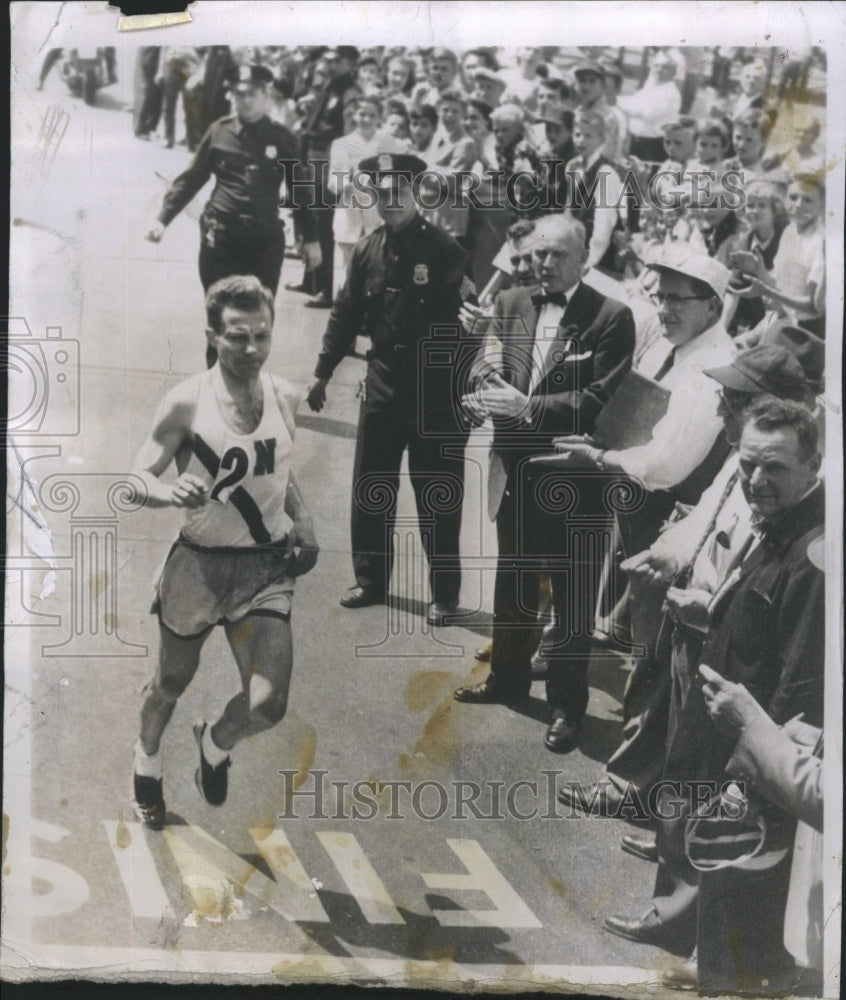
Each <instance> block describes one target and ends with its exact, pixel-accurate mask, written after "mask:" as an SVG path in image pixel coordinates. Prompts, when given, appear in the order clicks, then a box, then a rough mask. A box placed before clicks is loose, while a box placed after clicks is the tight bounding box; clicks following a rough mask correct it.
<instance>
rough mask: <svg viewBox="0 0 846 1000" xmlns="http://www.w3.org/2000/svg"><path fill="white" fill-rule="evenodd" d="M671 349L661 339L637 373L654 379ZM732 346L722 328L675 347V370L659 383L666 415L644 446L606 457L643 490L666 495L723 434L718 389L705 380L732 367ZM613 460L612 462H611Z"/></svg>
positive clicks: (644, 355) (643, 358)
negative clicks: (664, 394)
mask: <svg viewBox="0 0 846 1000" xmlns="http://www.w3.org/2000/svg"><path fill="white" fill-rule="evenodd" d="M671 350H672V345H671V344H670V343H669V342H668V341H667V340H666V339H665V338H664V337H660V338H658V340H657V341H656V342H654V343H653V344H651V345H650V346H649V347H648V348H647V349H646V350H645V351H644V353H643V356H642V358H641V361H640V364H639V365H638V371H640V372H641V373H642V374H643V375H646V376H648V377H649V378H654V377H655V375H656V373H657V372H658V371H660V369H661V367H662V366H663V364H664V361H665V360H666V358H667V356H668V354H669V352H670V351H671ZM732 357H733V355H732V341H731V337H729V335H728V334H727V333H726V331H725V328H724V327H723V325H722V323H720V322H718V323H715V324H714V325H713V326H711V327H709V328H708V329H707V330H705V331H704V332H703V333H701V334H699V336H698V337H694V338H693V340H691V341H688V343H686V344H683V345H682V346H681V347H677V348H676V351H675V359H674V362H673V367H672V368H671V369H670V370H669V371H668V372H667V374H666V375H665V376H664V377H663V378H662V379H661V385H663V386H665V387H666V388H667V389H669V390H670V401H669V403H668V405H667V412H666V413H665V414H664V416H663V417H661V419H660V420H659V421H658V423H657V424H656V425H655V426H654V427H653V428H652V438H651V440H649V441H648V442H647V443H646V444H644V445H640V446H639V447H636V448H627V449H626V450H625V451H618V452H613V453H612V452H609V455H608V459H609V461H612V460H613V461H616V462H618V463H619V465H620V466H622V468H623V471H624V472H627V473H628V474H629V475H630V476H633V477H634V478H635V479H639V480H640V482H641V483H642V484H643V486H644V487H645V488H646V489H647V490H667V489H670V488H671V487H673V486H677V485H678V484H679V483H681V482H683V481H684V480H685V479H686V478H687V477H688V476H689V475H690V474H691V473H692V472H693V471H694V470H695V469H696V468H697V467H698V466H699V465H701V464H702V462H704V461H705V459H706V458H707V457H708V452H709V451H710V450H711V448H712V447H713V444H714V442H715V441H716V440H717V436H718V434H719V433H720V431H721V430H722V427H723V421H722V418H721V417H720V416H719V415H718V414H717V407H718V405H719V390H720V385H719V383H718V382H716V381H715V380H714V379H712V378H708V376H707V375H705V374H704V372H705V370H706V369H708V368H720V367H722V366H724V365H728V364H731V361H732ZM612 456H613V458H612Z"/></svg>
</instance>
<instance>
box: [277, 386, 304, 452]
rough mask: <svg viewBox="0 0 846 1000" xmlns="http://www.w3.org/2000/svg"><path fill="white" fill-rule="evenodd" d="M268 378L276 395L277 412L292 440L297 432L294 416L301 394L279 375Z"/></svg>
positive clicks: (300, 400)
mask: <svg viewBox="0 0 846 1000" xmlns="http://www.w3.org/2000/svg"><path fill="white" fill-rule="evenodd" d="M270 378H271V380H272V382H273V391H274V392H275V393H276V402H277V404H278V406H279V412H280V413H281V414H282V419H283V420H284V421H285V425H286V427H287V428H288V433H289V434H290V435H291V439H292V440H293V439H294V437H296V432H297V428H296V420H295V416H296V412H297V409H298V408H299V405H300V403H301V402H302V398H303V397H302V393H300V392H298V391H297V389H296V387H295V386H293V385H291V383H290V382H287V381H286V380H285V379H284V378H281V377H280V376H279V375H273V374H271V376H270Z"/></svg>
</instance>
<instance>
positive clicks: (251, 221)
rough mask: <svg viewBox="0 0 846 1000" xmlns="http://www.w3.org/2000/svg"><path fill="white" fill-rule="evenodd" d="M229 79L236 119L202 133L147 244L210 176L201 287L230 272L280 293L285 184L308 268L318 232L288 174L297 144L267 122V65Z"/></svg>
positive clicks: (232, 72)
mask: <svg viewBox="0 0 846 1000" xmlns="http://www.w3.org/2000/svg"><path fill="white" fill-rule="evenodd" d="M224 79H225V80H226V82H227V83H228V84H229V94H230V97H231V99H232V103H233V105H234V108H235V114H234V115H230V116H228V117H226V118H221V119H220V121H216V122H214V124H213V125H211V127H210V128H209V130H208V132H206V134H205V136H203V140H202V142H201V143H200V147H199V149H198V150H197V153H196V155H195V156H194V161H193V163H192V164H191V166H190V167H189V168H188V169H187V170H186V171H185V172H184V173H182V174H180V175H179V177H177V178H176V180H175V181H174V182H173V184H171V186H170V189H169V190H168V192H167V194H166V195H165V199H164V204H163V205H162V210H161V212H160V213H159V219H158V223H157V224H156V225H155V226H153V228H152V229H151V230H150V231H149V232H148V233H147V239H149V240H151V241H152V242H153V243H158V242H159V240H160V239H161V238H162V235H163V233H164V230H165V226H167V225H168V224H169V223H170V221H171V220H172V219H173V218H175V217H176V216H177V215H178V214H179V212H181V211H182V209H183V208H185V206H186V205H187V204H188V202H190V201H191V199H192V198H193V197H194V195H196V194H197V192H198V191H199V190H200V188H202V187H203V185H204V184H205V183H206V182H207V181H208V179H209V177H211V176H212V174H213V175H214V177H215V186H214V190H213V191H212V193H211V197H210V198H209V200H208V203H207V205H206V207H205V209H204V211H203V214H202V216H201V218H200V281H202V283H203V289H204V290H206V291H207V290H208V288H209V286H210V285H213V284H214V283H215V282H216V281H218V280H219V279H220V278H226V277H229V275H232V274H252V275H255V277H257V278H258V279H259V281H261V283H262V284H263V285H265V286H266V287H267V288H269V289H270V290H271V291H272V292H273V294H274V295H275V294H276V289H277V287H278V285H279V274H280V271H281V269H282V259H283V257H284V255H285V232H284V225H283V223H282V220H281V219H280V218H279V187H280V185H281V183H282V181H283V180H284V181H285V182H286V184H287V187H288V190H289V193H290V195H291V196H292V197H293V200H294V204H295V208H294V212H295V214H296V215H297V216H298V219H299V222H300V224H301V225H302V231H303V234H304V247H303V250H304V253H305V254H306V260H307V264H308V265H309V266H311V267H316V266H318V265H319V263H320V246H319V244H318V243H317V242H316V232H315V227H314V224H313V221H312V218H311V216H310V213H309V212H308V211H307V209H306V207H305V206H306V205H307V204H308V202H309V200H310V199H309V192H308V188H307V186H306V185H304V184H297V183H294V178H293V177H292V176H291V173H290V172H291V171H292V170H293V169H294V164H295V163H296V162H297V161H298V160H299V152H298V147H297V141H296V139H295V138H294V137H293V135H291V133H290V132H289V131H288V129H286V128H285V127H284V125H280V124H279V123H278V122H274V121H271V119H270V118H268V117H267V109H268V107H269V102H270V97H269V94H268V88H269V86H270V85H271V84H272V82H273V74H272V73H271V71H270V70H269V69H268V68H267V67H266V66H255V65H253V66H232V67H231V68H230V69H229V70H227V71H226V73H224ZM298 179H299V175H298Z"/></svg>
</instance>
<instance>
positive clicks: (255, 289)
mask: <svg viewBox="0 0 846 1000" xmlns="http://www.w3.org/2000/svg"><path fill="white" fill-rule="evenodd" d="M262 306H267V308H268V309H269V310H270V318H271V319H273V317H274V314H275V311H274V308H273V294H272V292H271V291H270V289H269V288H265V287H264V285H263V284H262V283H261V282H260V281H259V280H258V278H256V277H255V276H254V275H252V274H232V275H230V276H229V277H228V278H221V279H220V281H216V282H215V283H214V284H213V285H212V286H211V288H209V290H208V292H207V293H206V321H207V322H208V325H209V327H210V328H211V329H212V330H214V332H215V333H220V329H221V316H222V315H223V310H224V309H243V310H244V312H257V311H258V310H259V309H261V307H262Z"/></svg>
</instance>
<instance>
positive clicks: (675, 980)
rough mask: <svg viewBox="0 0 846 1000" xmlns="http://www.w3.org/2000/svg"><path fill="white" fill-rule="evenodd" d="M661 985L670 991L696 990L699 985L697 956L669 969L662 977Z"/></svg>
mask: <svg viewBox="0 0 846 1000" xmlns="http://www.w3.org/2000/svg"><path fill="white" fill-rule="evenodd" d="M661 985H662V986H666V987H667V989H670V990H695V989H696V987H697V986H698V985H699V974H698V968H697V963H696V955H694V956H693V957H692V958H689V959H688V960H687V961H686V962H682V963H681V964H680V965H673V966H671V967H670V968H669V969H667V970H666V971H665V972H664V974H663V975H662V976H661Z"/></svg>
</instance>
